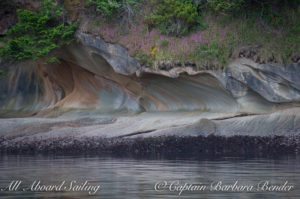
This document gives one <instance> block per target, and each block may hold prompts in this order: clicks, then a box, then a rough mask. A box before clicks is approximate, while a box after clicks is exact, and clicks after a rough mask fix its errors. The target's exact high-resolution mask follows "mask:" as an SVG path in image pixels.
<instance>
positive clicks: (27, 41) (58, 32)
mask: <svg viewBox="0 0 300 199" xmlns="http://www.w3.org/2000/svg"><path fill="white" fill-rule="evenodd" d="M17 14H18V23H17V24H16V25H15V26H14V27H12V28H11V29H9V30H8V32H7V38H6V39H5V40H4V41H5V42H6V45H5V46H2V47H0V57H1V59H8V60H16V61H21V60H26V59H32V60H36V59H38V58H40V57H44V56H46V55H48V54H49V53H50V52H51V51H52V50H54V49H57V48H60V47H62V46H63V45H66V44H69V43H70V42H71V41H72V40H73V35H74V32H75V31H76V27H77V25H76V23H73V24H71V25H69V24H67V23H66V21H65V20H66V18H65V14H64V11H63V9H62V7H60V6H59V5H57V4H56V2H54V1H52V0H45V1H44V2H43V4H42V6H41V9H40V12H39V13H37V12H33V11H29V10H22V9H19V10H18V11H17ZM49 60H50V61H51V60H55V59H53V58H52V59H49Z"/></svg>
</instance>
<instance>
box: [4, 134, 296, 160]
mask: <svg viewBox="0 0 300 199" xmlns="http://www.w3.org/2000/svg"><path fill="white" fill-rule="evenodd" d="M0 151H1V154H3V153H5V154H66V155H67V154H70V155H75V154H76V155H77V154H82V155H84V154H87V155H88V154H91V155H96V154H97V155H105V154H106V155H107V154H112V155H121V156H122V155H124V156H130V155H137V156H139V155H146V156H152V155H160V156H170V155H171V156H172V155H174V156H181V155H183V156H186V157H189V156H190V157H196V156H202V155H203V156H206V155H209V156H248V155H250V156H273V155H274V156H277V155H299V152H300V136H298V135H297V136H264V137H262V136H239V135H235V136H230V137H225V136H216V135H209V136H185V137H179V136H161V137H148V138H141V137H139V138H103V137H102V138H101V137H81V138H76V137H64V138H59V137H56V138H53V139H46V140H38V139H35V140H32V139H31V140H30V139H23V140H20V141H10V140H9V139H5V138H4V137H0Z"/></svg>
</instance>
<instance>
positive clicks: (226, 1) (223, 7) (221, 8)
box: [207, 0, 245, 13]
mask: <svg viewBox="0 0 300 199" xmlns="http://www.w3.org/2000/svg"><path fill="white" fill-rule="evenodd" d="M244 2H245V0H207V4H208V6H209V7H210V8H211V9H212V10H214V11H217V12H222V13H230V12H234V11H238V10H240V9H241V8H242V6H243V3H244Z"/></svg>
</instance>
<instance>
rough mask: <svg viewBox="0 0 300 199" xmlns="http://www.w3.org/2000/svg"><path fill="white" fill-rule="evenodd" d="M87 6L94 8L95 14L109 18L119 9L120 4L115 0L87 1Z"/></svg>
mask: <svg viewBox="0 0 300 199" xmlns="http://www.w3.org/2000/svg"><path fill="white" fill-rule="evenodd" d="M87 5H88V6H94V7H96V12H98V13H100V14H103V15H105V16H110V15H112V14H114V13H116V11H117V10H118V8H120V6H121V3H120V2H118V1H117V0H88V1H87Z"/></svg>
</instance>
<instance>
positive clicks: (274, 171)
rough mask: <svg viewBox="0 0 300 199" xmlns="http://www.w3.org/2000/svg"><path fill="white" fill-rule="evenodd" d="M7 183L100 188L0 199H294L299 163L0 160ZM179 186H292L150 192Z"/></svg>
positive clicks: (1, 178)
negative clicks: (287, 187) (285, 188)
mask: <svg viewBox="0 0 300 199" xmlns="http://www.w3.org/2000/svg"><path fill="white" fill-rule="evenodd" d="M12 180H20V181H22V186H25V185H26V186H25V187H29V186H30V185H31V184H32V183H33V181H35V180H40V181H41V184H48V185H49V184H59V183H60V182H62V181H66V184H70V182H71V181H76V182H78V183H79V182H80V183H83V182H85V181H86V180H88V181H89V182H90V183H92V184H94V185H97V184H100V186H101V188H100V191H99V192H97V194H96V195H92V196H91V195H89V194H88V193H87V192H82V191H81V192H70V191H64V192H31V191H21V190H19V191H18V192H8V191H0V196H1V197H0V198H2V197H3V198H11V199H18V198H20V199H23V198H30V199H31V198H32V199H33V198H62V199H69V198H70V199H71V198H72V199H74V198H76V199H77V198H78V199H79V198H80V199H82V198H101V199H119V198H120V199H127V198H128V199H135V198H136V199H140V198H207V199H209V198H230V199H232V198H242V199H250V198H267V199H268V198H270V199H276V198H293V199H294V198H300V189H299V186H300V158H299V157H285V158H280V159H274V158H273V159H267V158H253V159H241V158H219V159H213V160H210V159H203V160H199V159H173V160H167V159H133V158H114V157H96V156H92V157H91V156H24V155H2V156H0V188H4V187H7V186H8V185H9V183H10V182H11V181H12ZM177 180H178V181H179V182H180V183H181V184H184V183H189V184H199V183H204V184H207V185H209V184H210V183H211V182H213V181H222V182H223V183H227V184H233V182H235V181H236V180H238V181H239V183H242V184H257V183H258V182H259V181H264V180H269V181H270V182H272V183H277V184H282V183H284V182H285V181H288V182H289V183H292V184H293V185H295V188H294V189H293V190H292V191H290V192H277V193H274V192H248V193H246V192H239V193H234V192H210V191H204V192H203V191H202V192H201V191H198V192H197V191H193V192H191V191H185V192H182V194H181V196H178V194H179V193H178V192H176V191H175V192H171V191H169V190H162V191H159V192H157V191H155V190H154V185H155V184H156V183H157V182H159V181H167V182H174V181H177Z"/></svg>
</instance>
